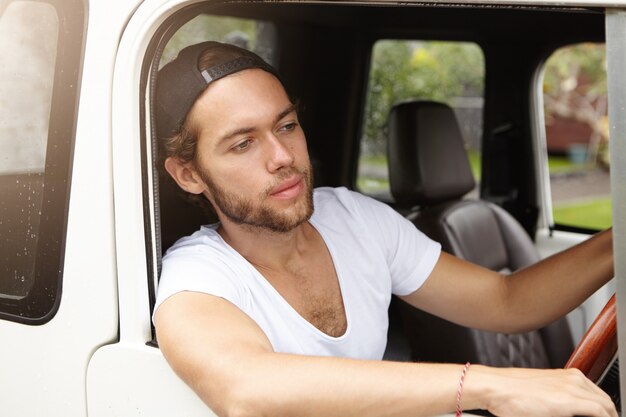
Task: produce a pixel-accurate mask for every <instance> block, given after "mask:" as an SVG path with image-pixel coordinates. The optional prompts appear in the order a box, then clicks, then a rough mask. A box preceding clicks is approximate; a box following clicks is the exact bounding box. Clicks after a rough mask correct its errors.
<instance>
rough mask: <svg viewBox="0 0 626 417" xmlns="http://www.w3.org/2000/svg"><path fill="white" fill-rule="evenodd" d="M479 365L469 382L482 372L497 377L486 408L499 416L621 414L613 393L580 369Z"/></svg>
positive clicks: (593, 416) (609, 416) (611, 416)
mask: <svg viewBox="0 0 626 417" xmlns="http://www.w3.org/2000/svg"><path fill="white" fill-rule="evenodd" d="M476 368H478V369H473V371H474V375H473V376H472V375H471V374H469V375H468V381H467V382H468V384H471V379H470V378H471V377H476V379H478V378H479V377H480V372H489V373H491V372H494V374H495V376H496V380H494V381H493V384H494V385H492V387H493V390H492V392H491V395H488V396H487V404H486V408H487V409H488V410H489V412H491V413H493V414H495V415H497V416H499V417H517V416H524V417H529V416H538V417H539V416H540V417H547V416H575V415H578V416H589V417H617V411H616V409H615V405H614V404H613V402H612V401H611V399H610V398H609V396H608V395H607V394H606V393H605V392H604V391H602V390H601V389H600V388H598V387H597V386H596V385H595V384H594V383H593V382H591V381H590V380H589V379H587V378H586V377H585V376H584V375H583V374H582V372H580V371H579V370H577V369H554V370H552V369H551V370H536V369H493V368H490V369H489V370H487V369H486V368H482V367H480V368H479V367H476Z"/></svg>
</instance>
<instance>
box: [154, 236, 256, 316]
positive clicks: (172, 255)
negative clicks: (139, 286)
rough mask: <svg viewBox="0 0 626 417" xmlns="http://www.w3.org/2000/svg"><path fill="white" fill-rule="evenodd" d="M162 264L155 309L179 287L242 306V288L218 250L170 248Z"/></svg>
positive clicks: (243, 300)
mask: <svg viewBox="0 0 626 417" xmlns="http://www.w3.org/2000/svg"><path fill="white" fill-rule="evenodd" d="M162 265H163V266H162V269H161V277H160V281H159V288H158V293H157V299H156V302H155V306H154V311H155V312H156V310H157V309H158V308H159V306H160V305H161V304H162V303H163V302H164V301H165V300H166V299H168V298H169V297H171V296H173V295H174V294H177V293H179V292H183V291H192V292H201V293H205V294H210V295H214V296H217V297H221V298H224V299H226V300H228V301H230V302H231V303H233V304H235V305H236V306H238V307H239V308H241V309H244V302H245V297H244V294H245V292H244V289H243V288H242V286H241V284H238V283H237V282H238V281H237V280H236V279H234V278H235V274H236V273H235V271H234V270H233V269H232V267H231V266H230V265H229V264H228V262H227V261H226V259H224V256H223V254H220V253H219V252H218V251H216V250H214V249H212V248H210V247H203V246H201V245H197V246H188V247H182V248H174V250H172V251H170V252H168V253H167V255H166V256H165V257H164V258H163V264H162Z"/></svg>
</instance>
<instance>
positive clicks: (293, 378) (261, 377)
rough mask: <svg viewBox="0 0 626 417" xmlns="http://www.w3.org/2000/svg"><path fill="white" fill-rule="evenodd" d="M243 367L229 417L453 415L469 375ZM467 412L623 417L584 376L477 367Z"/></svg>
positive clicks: (396, 367) (399, 366) (360, 366)
mask: <svg viewBox="0 0 626 417" xmlns="http://www.w3.org/2000/svg"><path fill="white" fill-rule="evenodd" d="M241 365H245V366H244V367H243V368H245V369H241V371H242V374H241V375H240V378H236V379H239V382H235V383H234V384H232V385H230V387H229V391H230V394H229V395H227V396H226V398H228V400H229V401H230V404H228V405H227V406H224V407H220V410H222V411H223V412H222V413H221V415H229V416H230V415H236V416H242V415H243V416H249V415H252V416H271V417H280V416H288V417H292V416H310V417H313V416H324V417H331V416H338V417H349V416H359V417H370V416H371V417H375V416H398V417H400V416H402V417H417V416H434V415H441V414H445V413H453V412H454V410H455V408H456V398H457V390H458V387H459V382H460V377H461V373H462V368H463V366H462V365H439V364H422V363H393V362H378V361H362V360H349V359H341V358H322V357H305V356H297V355H284V354H274V353H266V354H264V355H261V356H260V357H255V358H254V363H252V362H251V361H250V362H248V361H243V362H241ZM234 372H237V371H236V370H234ZM216 377H217V378H219V375H206V378H208V379H213V380H215V378H216ZM231 381H232V380H231ZM197 388H201V387H197ZM199 393H200V394H201V396H202V391H201V390H200V391H199ZM207 403H208V404H209V405H211V406H213V405H212V402H211V401H207ZM461 405H462V408H463V409H464V410H469V409H486V410H489V411H490V412H492V413H493V414H495V415H501V416H506V415H526V416H530V417H532V416H544V415H588V416H604V417H609V416H611V417H616V415H617V414H616V413H615V409H614V407H613V404H612V403H611V401H610V399H609V398H608V396H607V395H606V394H605V393H603V392H602V391H601V390H599V389H598V388H597V387H596V386H595V385H594V384H593V383H591V382H590V381H589V380H587V379H586V378H584V377H583V376H582V374H580V372H578V371H576V370H531V369H503V368H490V367H485V366H479V365H475V366H472V367H471V368H470V369H469V372H468V373H467V374H466V376H465V381H464V384H463V390H462V398H461Z"/></svg>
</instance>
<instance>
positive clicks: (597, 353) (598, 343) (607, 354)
mask: <svg viewBox="0 0 626 417" xmlns="http://www.w3.org/2000/svg"><path fill="white" fill-rule="evenodd" d="M616 316H617V311H616V308H615V294H613V296H612V297H611V299H610V300H609V301H608V303H606V305H605V306H604V308H603V309H602V311H601V312H600V314H599V315H598V317H596V319H595V320H594V322H593V323H592V324H591V327H589V330H587V333H585V335H584V336H583V338H582V339H581V341H580V343H579V344H578V346H576V349H574V353H572V356H570V358H569V360H568V361H567V364H566V365H565V368H577V369H580V370H581V371H582V373H584V374H585V375H586V376H587V378H589V379H590V380H592V381H593V382H598V380H599V379H600V377H601V376H602V374H603V373H604V370H605V369H606V368H607V366H609V365H610V364H611V363H610V362H611V361H612V359H613V357H614V356H615V353H616V352H617V320H616Z"/></svg>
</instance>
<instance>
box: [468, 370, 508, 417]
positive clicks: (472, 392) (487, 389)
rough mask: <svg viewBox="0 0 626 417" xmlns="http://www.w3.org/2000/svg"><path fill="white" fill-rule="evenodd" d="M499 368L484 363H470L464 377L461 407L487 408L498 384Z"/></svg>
mask: <svg viewBox="0 0 626 417" xmlns="http://www.w3.org/2000/svg"><path fill="white" fill-rule="evenodd" d="M500 373H501V370H499V369H498V368H492V367H488V366H484V365H472V366H471V368H470V369H469V370H468V372H467V374H466V375H465V378H464V383H463V408H464V409H465V410H488V409H489V404H490V402H491V400H492V398H493V397H494V394H495V392H496V388H495V387H497V386H498V380H499V379H500V376H499V374H500Z"/></svg>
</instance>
